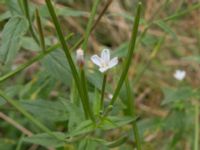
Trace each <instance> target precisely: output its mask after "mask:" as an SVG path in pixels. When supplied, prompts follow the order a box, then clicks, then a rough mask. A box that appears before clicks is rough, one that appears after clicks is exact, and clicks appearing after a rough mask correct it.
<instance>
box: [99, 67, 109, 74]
mask: <svg viewBox="0 0 200 150" xmlns="http://www.w3.org/2000/svg"><path fill="white" fill-rule="evenodd" d="M108 69H109V67H100V68H99V71H100V72H102V73H104V72H106V71H107V70H108Z"/></svg>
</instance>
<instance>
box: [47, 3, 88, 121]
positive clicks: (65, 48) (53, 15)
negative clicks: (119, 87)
mask: <svg viewBox="0 0 200 150" xmlns="http://www.w3.org/2000/svg"><path fill="white" fill-rule="evenodd" d="M45 2H46V4H47V7H48V10H49V13H50V15H51V18H52V20H53V23H54V25H55V28H56V31H57V35H58V38H59V40H60V43H61V45H62V48H63V51H64V53H65V56H66V59H67V61H68V63H69V66H70V69H71V72H72V75H73V78H74V81H75V83H76V86H77V89H78V92H79V95H80V97H81V102H82V105H83V109H84V112H85V114H86V112H87V111H88V110H87V109H86V107H88V108H89V106H84V105H86V104H87V103H86V101H87V100H86V99H85V98H86V97H85V96H84V90H83V89H82V86H81V84H80V83H81V81H80V78H79V75H78V72H77V69H76V66H75V64H74V62H73V59H72V57H71V54H70V51H69V48H68V46H67V44H66V42H65V39H64V36H63V33H62V30H61V27H60V23H59V21H58V18H57V16H56V13H55V10H54V7H53V5H52V3H51V0H45ZM90 119H92V118H90Z"/></svg>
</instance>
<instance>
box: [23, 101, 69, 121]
mask: <svg viewBox="0 0 200 150" xmlns="http://www.w3.org/2000/svg"><path fill="white" fill-rule="evenodd" d="M20 103H21V104H22V106H23V107H24V108H25V109H26V110H27V111H29V112H31V113H32V114H33V115H34V116H36V117H38V118H42V119H44V120H50V121H66V120H68V112H67V110H66V108H65V105H64V104H63V102H62V101H47V100H34V101H21V102H20Z"/></svg>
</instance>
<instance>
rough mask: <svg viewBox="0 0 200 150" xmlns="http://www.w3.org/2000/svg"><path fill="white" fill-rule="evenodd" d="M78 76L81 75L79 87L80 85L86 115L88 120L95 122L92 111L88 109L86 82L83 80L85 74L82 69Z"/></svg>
mask: <svg viewBox="0 0 200 150" xmlns="http://www.w3.org/2000/svg"><path fill="white" fill-rule="evenodd" d="M80 72H81V73H80V74H81V85H82V89H83V92H84V94H83V96H84V97H85V98H84V99H85V103H86V110H87V113H88V115H89V117H90V119H92V121H95V118H94V115H93V112H92V109H91V107H90V102H89V96H88V92H87V84H86V80H85V72H84V70H83V69H81V70H80Z"/></svg>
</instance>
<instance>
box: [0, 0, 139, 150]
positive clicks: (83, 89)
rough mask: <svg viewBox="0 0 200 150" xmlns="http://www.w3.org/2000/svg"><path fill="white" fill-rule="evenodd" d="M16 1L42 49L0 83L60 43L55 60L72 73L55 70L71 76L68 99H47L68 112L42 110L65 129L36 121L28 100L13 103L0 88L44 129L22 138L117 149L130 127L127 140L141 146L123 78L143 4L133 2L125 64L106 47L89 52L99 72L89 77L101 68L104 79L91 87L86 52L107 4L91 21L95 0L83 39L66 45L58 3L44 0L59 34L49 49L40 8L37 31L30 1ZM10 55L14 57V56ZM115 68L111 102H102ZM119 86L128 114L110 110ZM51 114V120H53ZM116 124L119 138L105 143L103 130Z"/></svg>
mask: <svg viewBox="0 0 200 150" xmlns="http://www.w3.org/2000/svg"><path fill="white" fill-rule="evenodd" d="M19 2H20V6H22V7H21V8H22V12H23V13H24V16H25V17H24V18H23V19H24V20H23V21H24V22H25V23H26V26H27V27H26V28H27V29H26V30H28V29H29V31H30V34H31V35H32V37H33V39H34V40H35V42H36V43H37V44H38V45H40V49H41V52H40V53H39V54H38V55H37V56H36V57H34V58H33V59H31V60H30V61H28V62H27V63H25V64H23V65H21V66H19V67H17V68H16V69H15V70H14V71H12V72H10V73H8V74H6V75H5V76H2V77H1V78H0V82H3V81H5V80H6V79H9V78H11V77H13V76H14V75H16V74H17V73H19V72H20V71H22V70H24V69H25V68H27V67H28V66H30V65H31V64H33V63H34V62H37V61H39V60H40V59H42V58H44V57H45V59H46V60H47V59H52V58H53V57H52V56H53V53H54V54H55V55H56V50H58V48H59V47H61V50H62V51H60V50H59V51H60V53H61V54H62V55H59V56H60V60H57V61H65V62H66V63H65V64H66V66H64V68H65V69H68V70H70V75H69V74H68V73H69V72H68V73H67V76H65V74H59V73H58V74H59V76H60V77H61V78H64V79H65V80H67V81H69V80H72V82H71V87H70V90H71V96H70V98H71V100H70V102H66V101H67V100H66V99H63V98H61V100H60V101H61V102H62V105H60V104H59V103H57V102H54V103H51V105H52V107H53V108H54V109H55V110H58V112H59V110H61V108H62V107H64V108H65V109H66V113H67V116H59V115H57V116H56V113H58V112H54V109H52V110H51V111H52V113H53V114H52V116H51V113H50V114H46V116H45V118H46V119H47V120H48V119H50V120H51V119H52V120H54V119H55V120H56V121H65V122H64V124H65V125H66V126H64V128H65V129H64V130H63V131H59V132H57V131H54V130H51V129H50V127H47V124H45V122H41V121H40V119H38V118H40V117H41V116H43V114H42V113H39V114H38V116H37V117H35V116H32V115H31V114H30V113H29V112H28V111H27V109H28V108H27V107H28V106H27V104H26V103H21V102H18V101H15V100H13V99H12V98H10V97H9V96H8V95H7V94H6V93H5V91H0V97H1V98H3V99H4V100H6V101H7V102H8V103H10V104H11V105H12V106H13V107H15V108H16V109H17V110H18V111H19V112H21V113H22V114H23V115H24V116H25V117H26V118H27V119H29V120H30V121H31V122H32V123H33V125H35V126H36V127H38V129H40V130H41V131H42V132H43V133H40V134H33V133H31V134H30V135H29V136H30V137H23V141H26V142H29V143H33V144H39V145H43V146H45V147H66V149H80V150H82V149H88V150H90V149H91V150H93V149H109V148H113V147H118V146H120V145H122V144H123V143H125V142H126V141H127V139H129V132H130V130H128V131H126V130H125V129H123V127H125V126H129V125H132V127H133V134H134V138H132V139H131V140H133V141H134V142H135V147H136V149H138V150H141V143H140V137H139V133H138V129H137V124H136V115H135V110H134V109H135V108H133V106H134V105H133V103H132V96H131V95H132V94H131V93H132V90H131V86H130V85H129V81H128V77H127V74H128V71H129V67H130V64H131V60H132V56H133V53H134V49H135V43H136V38H137V33H138V26H139V22H140V12H141V3H140V2H139V3H138V4H137V8H136V14H135V16H134V24H133V28H132V36H131V39H130V42H129V47H128V51H127V56H126V58H125V59H124V61H123V64H119V62H118V57H114V58H111V56H110V55H111V54H110V50H108V49H103V50H102V52H101V57H99V56H98V55H93V56H92V57H91V61H92V62H93V63H94V64H95V65H97V66H98V67H99V69H98V71H97V70H96V69H93V73H94V77H93V78H94V79H95V74H96V75H97V74H99V71H100V72H101V73H102V74H101V75H100V76H101V77H103V79H102V78H101V77H100V79H102V80H101V82H100V83H101V84H102V85H101V87H100V88H99V87H98V86H96V85H92V86H91V84H93V83H90V82H89V81H90V78H89V77H88V72H89V71H88V64H89V63H90V60H87V57H86V56H90V54H89V53H88V50H87V49H88V48H87V45H88V39H89V36H90V33H91V32H92V31H93V29H94V28H95V26H96V25H97V24H98V22H99V20H100V19H101V17H102V15H103V14H104V13H105V11H106V8H107V7H108V5H106V6H105V8H104V9H103V11H102V12H101V13H100V15H99V17H98V18H97V20H96V21H95V22H94V18H95V15H96V12H97V7H98V5H99V4H100V0H95V1H94V4H93V7H92V11H91V15H90V18H89V21H88V24H87V28H86V31H85V34H84V36H83V38H81V39H80V40H78V41H77V42H76V43H75V44H74V45H73V46H72V47H70V46H69V45H68V44H67V42H66V40H68V39H69V38H70V37H71V36H72V34H69V35H67V37H65V36H64V34H63V31H62V29H61V25H60V22H59V19H58V17H57V15H56V11H55V7H56V6H53V4H52V1H51V0H45V2H46V6H47V8H48V11H49V14H50V16H51V20H52V22H53V24H54V27H55V30H56V32H57V37H58V40H59V42H58V43H57V44H55V45H50V47H49V48H47V45H46V43H45V37H44V33H43V27H42V24H41V18H40V14H39V11H38V10H36V21H37V31H38V33H37V32H36V31H35V29H34V26H33V24H32V21H31V16H30V10H29V4H28V1H26V0H22V1H19ZM111 2H112V1H111V0H110V1H109V2H108V4H110V3H111ZM15 19H16V18H15ZM17 19H18V20H20V19H22V18H17ZM14 21H15V20H14ZM15 22H17V21H15ZM22 23H23V22H22ZM10 50H11V49H10ZM54 50H55V51H54ZM73 50H76V57H75V59H73V54H72V52H73ZM53 51H54V52H53ZM15 53H16V52H15ZM7 54H8V53H7ZM5 57H6V56H5ZM11 57H12V58H13V56H12V55H11ZM12 58H11V59H12ZM63 58H64V59H63ZM61 59H63V60H61ZM8 61H10V58H6V63H7V62H8ZM43 63H44V65H45V63H46V62H45V60H44V62H43ZM117 64H119V65H117ZM54 65H55V64H53V63H52V64H51V65H50V66H48V67H49V68H50V69H52V70H53V73H54V74H57V72H56V70H54V68H53V67H54ZM51 67H52V68H51ZM113 67H115V68H116V69H118V68H120V67H121V69H120V70H121V71H122V72H119V73H117V76H118V77H119V81H117V82H116V89H113V90H109V92H108V93H110V95H112V97H110V98H111V100H109V101H106V102H105V98H104V97H105V94H106V92H107V91H106V90H107V89H106V82H107V76H109V72H108V70H109V69H111V68H113ZM113 69H114V68H113ZM64 72H65V70H64ZM111 73H112V72H111ZM113 76H115V74H113ZM68 77H69V78H68ZM95 80H98V79H95ZM123 85H125V87H126V90H127V91H126V92H127V94H128V95H129V96H128V101H129V102H130V103H129V104H131V105H132V107H131V106H130V107H129V114H128V115H126V116H125V115H124V116H121V115H119V114H118V113H113V109H115V104H116V102H117V100H118V96H119V93H120V90H121V88H122V86H123ZM36 94H37V93H36ZM34 96H35V95H32V98H33V99H34ZM38 104H39V105H44V106H45V105H48V104H50V103H48V102H45V101H41V100H40V101H38ZM129 104H127V105H129ZM40 111H42V110H40ZM62 111H63V109H62ZM44 112H45V110H44ZM43 117H44V116H43ZM53 117H55V118H54V119H53ZM66 118H67V119H66ZM116 128H122V131H121V133H120V134H119V136H118V138H116V139H114V140H112V141H109V140H108V141H107V140H106V139H105V133H107V132H109V131H110V130H114V129H116ZM99 131H101V132H99Z"/></svg>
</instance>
